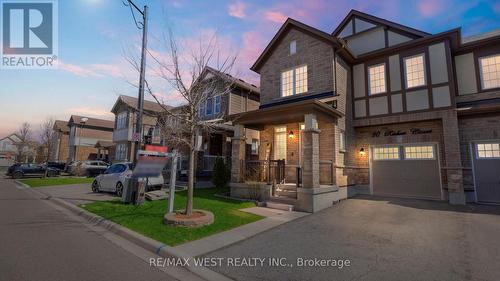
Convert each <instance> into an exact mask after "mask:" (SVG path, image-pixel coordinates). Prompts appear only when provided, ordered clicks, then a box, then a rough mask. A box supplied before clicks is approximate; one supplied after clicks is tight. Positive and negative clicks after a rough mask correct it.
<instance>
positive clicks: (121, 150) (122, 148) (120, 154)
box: [116, 143, 127, 160]
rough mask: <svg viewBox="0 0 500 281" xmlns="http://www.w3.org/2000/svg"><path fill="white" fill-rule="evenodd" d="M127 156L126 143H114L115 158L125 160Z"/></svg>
mask: <svg viewBox="0 0 500 281" xmlns="http://www.w3.org/2000/svg"><path fill="white" fill-rule="evenodd" d="M126 158H127V145H126V144H124V143H119V144H117V145H116V159H117V160H125V159H126Z"/></svg>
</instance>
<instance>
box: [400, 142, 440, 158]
mask: <svg viewBox="0 0 500 281" xmlns="http://www.w3.org/2000/svg"><path fill="white" fill-rule="evenodd" d="M404 149H405V159H409V160H411V159H434V157H435V154H434V146H433V145H407V146H405V148H404Z"/></svg>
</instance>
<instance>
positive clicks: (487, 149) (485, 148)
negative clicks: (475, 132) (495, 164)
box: [477, 143, 500, 158]
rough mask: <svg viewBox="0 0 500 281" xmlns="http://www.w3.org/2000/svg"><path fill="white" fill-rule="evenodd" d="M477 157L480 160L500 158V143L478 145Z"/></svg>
mask: <svg viewBox="0 0 500 281" xmlns="http://www.w3.org/2000/svg"><path fill="white" fill-rule="evenodd" d="M477 156H478V157H479V158H500V143H479V144H477Z"/></svg>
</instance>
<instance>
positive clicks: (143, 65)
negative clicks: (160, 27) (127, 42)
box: [122, 0, 148, 203]
mask: <svg viewBox="0 0 500 281" xmlns="http://www.w3.org/2000/svg"><path fill="white" fill-rule="evenodd" d="M122 3H123V5H125V6H127V7H130V11H131V13H132V16H133V18H134V21H135V25H136V26H137V28H138V29H142V50H141V72H140V76H139V96H138V98H137V110H138V113H137V118H136V124H135V135H136V137H137V138H136V139H135V147H134V164H137V155H138V154H139V149H141V143H142V137H143V135H142V114H143V107H144V84H145V80H146V78H145V76H146V48H147V44H148V39H147V35H148V6H147V5H145V6H144V10H142V11H141V9H139V7H137V5H136V4H135V3H134V2H132V0H127V3H125V2H124V1H122ZM133 9H135V10H136V11H137V12H139V14H141V15H142V23H141V22H139V23H138V22H137V21H136V19H135V14H134V10H133ZM141 25H142V27H141ZM132 180H133V182H132V187H133V192H132V194H134V195H136V194H137V192H138V190H139V179H138V178H136V177H133V178H132ZM132 198H134V199H133V201H134V203H136V200H135V198H136V196H133V197H132Z"/></svg>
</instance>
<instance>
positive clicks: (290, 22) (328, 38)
mask: <svg viewBox="0 0 500 281" xmlns="http://www.w3.org/2000/svg"><path fill="white" fill-rule="evenodd" d="M291 28H296V29H298V30H300V31H302V32H305V33H308V34H310V35H312V36H314V37H316V38H318V39H320V40H323V41H325V42H327V43H330V44H332V45H334V46H337V47H343V48H344V49H345V46H344V44H343V43H342V42H340V41H339V40H338V39H337V38H335V37H333V36H332V35H330V34H328V33H326V32H324V31H321V30H319V29H316V28H314V27H312V26H309V25H307V24H304V23H301V22H299V21H297V20H294V19H291V18H288V19H287V20H286V21H285V23H283V25H282V26H281V28H280V29H279V30H278V32H277V33H276V34H275V35H274V37H273V39H272V40H271V42H269V44H268V45H267V47H266V48H265V49H264V51H263V52H262V53H261V54H260V56H259V58H258V59H257V60H256V61H255V63H254V64H253V65H252V67H251V68H250V69H251V70H253V71H255V72H257V73H258V72H259V69H260V67H261V66H262V64H263V63H264V62H265V61H266V60H267V58H268V57H269V55H270V53H271V51H272V50H273V49H274V48H275V47H276V45H277V44H278V43H279V42H280V40H281V39H282V37H283V36H284V35H285V34H286V33H287V32H288V31H289V30H290V29H291ZM347 52H348V50H347ZM348 53H349V55H351V56H352V54H350V52H348Z"/></svg>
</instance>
